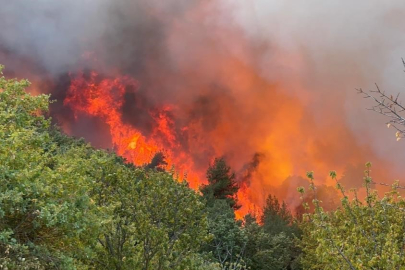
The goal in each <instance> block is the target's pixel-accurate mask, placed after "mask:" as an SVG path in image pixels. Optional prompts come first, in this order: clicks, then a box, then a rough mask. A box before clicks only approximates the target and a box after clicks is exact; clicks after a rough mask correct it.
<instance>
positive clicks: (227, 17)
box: [0, 0, 405, 205]
mask: <svg viewBox="0 0 405 270" xmlns="http://www.w3.org/2000/svg"><path fill="white" fill-rule="evenodd" d="M3 2H5V3H2V8H1V10H0V23H1V24H2V25H3V30H2V32H1V33H0V62H1V63H4V64H6V65H7V67H8V70H9V71H8V72H10V74H13V75H15V76H23V77H29V78H30V76H31V79H32V80H33V81H34V82H35V81H38V82H40V83H38V84H34V86H35V88H36V89H39V90H37V92H50V93H52V96H53V98H56V99H57V100H58V102H57V103H55V104H54V105H53V107H52V113H53V116H54V118H55V119H57V120H59V122H60V123H61V125H62V126H64V127H65V130H67V131H69V132H70V133H71V134H74V135H76V136H84V137H86V138H87V139H89V140H90V141H92V142H93V144H95V145H96V146H101V147H111V136H110V134H109V130H108V127H107V126H106V125H105V123H102V122H100V119H94V118H91V117H89V116H85V115H82V116H81V118H79V119H76V118H75V117H74V116H73V115H74V112H73V111H72V109H71V108H68V107H66V106H63V100H64V99H65V97H66V93H67V91H68V88H69V84H70V80H71V77H70V76H69V75H68V74H73V75H74V74H75V73H77V72H80V71H82V70H87V71H89V70H96V71H97V72H98V73H99V74H100V75H99V77H100V80H101V79H103V78H114V77H115V76H117V75H118V74H120V75H121V74H122V75H128V76H131V77H133V78H135V79H136V80H137V81H138V82H139V89H136V91H135V89H127V90H126V93H125V95H124V101H123V106H122V121H123V122H124V123H126V124H129V125H131V126H133V127H134V128H136V129H137V130H140V131H141V132H142V134H143V135H144V136H147V137H148V136H150V135H151V134H153V131H154V130H155V129H156V128H157V126H158V122H157V120H156V119H157V117H156V115H157V114H158V113H160V112H161V111H162V110H161V108H166V107H165V106H167V105H170V110H166V111H165V116H166V117H167V118H169V119H170V123H171V124H170V128H172V129H173V130H174V134H175V138H174V140H176V142H178V144H179V146H176V147H178V148H176V150H179V151H181V152H184V153H187V156H188V157H190V159H191V160H192V161H193V164H194V167H195V169H196V170H197V171H199V172H200V171H203V170H204V168H206V167H207V166H208V164H209V162H210V161H211V160H212V158H213V157H215V156H225V157H226V158H227V160H228V161H229V162H230V164H231V166H232V167H233V168H234V169H235V170H236V171H240V172H242V173H241V176H240V177H241V178H242V179H243V178H245V181H244V182H246V183H249V188H248V191H246V192H247V193H246V197H247V198H248V199H249V200H250V201H251V202H253V203H256V204H259V205H260V204H261V203H262V201H263V197H265V196H266V195H267V194H268V193H269V192H275V193H278V194H279V195H280V196H282V197H284V198H288V200H289V201H291V200H292V199H291V198H292V197H291V196H292V195H291V194H292V193H293V192H295V188H291V186H293V184H294V183H296V182H297V181H295V180H294V181H292V182H291V179H299V181H298V182H300V183H301V182H302V181H301V179H300V178H296V177H295V176H296V175H304V174H305V171H307V170H314V171H316V172H317V175H318V176H319V177H318V181H319V182H321V183H326V184H330V183H329V182H328V180H325V179H326V175H327V172H328V171H329V170H331V169H335V170H337V171H338V173H340V175H345V177H344V181H345V182H347V183H351V185H352V186H359V183H360V182H361V181H362V179H361V178H360V179H357V178H358V173H357V170H361V166H362V165H361V164H364V163H365V162H366V161H371V162H373V163H375V167H376V170H375V172H374V173H375V176H376V177H379V178H381V179H382V182H383V181H386V182H389V181H390V180H391V179H392V178H393V177H394V176H396V175H398V174H401V173H403V169H402V166H401V165H402V164H401V160H403V158H405V151H399V150H398V149H399V148H400V147H401V146H400V145H401V144H400V143H399V144H398V143H395V136H394V134H393V132H392V131H391V130H387V129H384V125H383V123H384V120H383V119H382V118H380V117H378V116H377V115H373V114H371V113H370V112H367V111H366V110H365V109H364V108H365V107H367V106H368V104H369V103H367V102H365V101H364V100H362V99H361V98H360V97H359V96H356V94H355V90H354V89H355V88H358V87H363V88H371V87H373V83H374V82H378V83H379V84H380V86H381V87H382V88H386V89H387V90H392V91H393V92H395V93H396V92H401V91H403V90H401V89H402V87H401V85H403V83H404V79H405V77H404V74H403V72H402V70H403V67H402V66H401V64H402V63H401V57H402V56H403V55H402V54H403V53H402V51H401V49H402V48H404V45H405V44H404V43H405V37H403V35H402V33H403V30H405V29H403V28H405V22H404V20H405V16H404V14H403V13H404V12H403V11H405V3H402V1H390V2H389V3H382V2H381V1H359V2H355V3H353V2H352V1H350V2H349V1H339V2H325V1H305V2H304V1H302V2H297V1H295V2H294V3H292V2H284V1H274V0H266V1H265V0H255V1H242V0H236V1H235V0H233V1H229V0H220V1H210V0H208V1H206V0H205V1H202V0H170V1H159V0H153V1H151V0H148V1H147V0H136V1H129V0H118V1H112V0H97V1H96V0H87V1H82V0H81V1H78V0H69V1H67V0H61V1H51V0H41V1H35V2H33V1H27V0H14V1H3ZM27 63H30V64H29V65H27ZM85 73H86V72H85ZM257 153H260V155H259V154H257ZM252 157H254V159H253V160H252ZM346 171H347V173H345V172H346ZM387 171H389V172H387ZM291 177H292V178H291ZM294 177H295V178H294ZM285 179H287V180H286V181H284V180H285ZM288 179H290V180H288ZM298 182H297V183H298ZM291 183H293V184H291ZM354 183H355V184H354ZM274 186H280V188H279V189H274ZM287 186H288V188H287Z"/></svg>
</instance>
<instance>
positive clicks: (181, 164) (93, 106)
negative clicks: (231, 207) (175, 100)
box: [64, 71, 200, 188]
mask: <svg viewBox="0 0 405 270" xmlns="http://www.w3.org/2000/svg"><path fill="white" fill-rule="evenodd" d="M70 76H71V84H70V87H69V89H68V93H67V96H66V98H65V100H64V105H65V106H69V107H70V108H72V109H73V111H74V114H75V118H78V117H80V114H87V115H90V116H93V117H97V118H100V119H102V120H103V121H104V122H105V123H106V124H107V125H108V127H109V132H110V135H111V138H112V144H113V146H114V149H115V151H116V152H117V154H118V155H120V156H123V157H125V158H126V159H127V160H128V161H130V162H132V163H134V164H135V165H139V166H141V165H145V164H148V163H149V162H150V161H151V159H152V158H153V156H154V155H155V154H156V153H158V152H161V151H164V153H165V158H166V162H167V165H166V169H168V170H169V169H171V168H173V167H175V169H176V171H177V172H178V173H179V178H180V179H183V178H184V177H185V176H186V175H187V180H188V181H189V183H190V185H191V186H192V187H194V188H196V187H198V184H199V183H200V180H199V177H197V174H196V173H195V171H194V169H193V167H194V164H193V162H192V160H191V159H190V158H189V157H188V156H187V154H186V153H184V152H180V151H178V152H176V155H174V151H175V150H179V148H180V144H179V142H178V140H177V137H176V134H175V133H174V131H173V130H172V127H173V121H172V120H171V119H170V117H169V114H170V112H171V111H172V110H173V107H171V106H164V107H163V108H160V109H159V110H158V111H154V112H150V114H151V116H152V117H153V119H154V123H155V126H154V129H153V131H152V133H151V134H150V136H148V138H146V137H145V136H144V135H143V134H142V132H141V131H139V130H137V129H136V128H134V127H133V126H132V125H130V124H126V123H124V122H123V120H122V106H123V101H124V95H125V94H126V93H128V92H131V93H134V94H136V93H137V91H138V87H139V84H138V82H137V81H136V80H135V79H133V78H130V77H129V76H118V77H116V78H102V77H101V76H100V75H99V74H98V73H97V72H94V71H92V72H90V73H89V74H84V73H83V72H80V73H78V74H75V75H72V74H71V75H70Z"/></svg>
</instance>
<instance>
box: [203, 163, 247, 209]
mask: <svg viewBox="0 0 405 270" xmlns="http://www.w3.org/2000/svg"><path fill="white" fill-rule="evenodd" d="M207 180H208V184H207V185H203V186H202V188H201V192H202V194H203V196H204V198H205V199H206V200H207V204H208V206H212V205H213V204H214V201H215V200H225V201H226V202H227V203H228V204H229V206H230V207H232V208H233V209H234V210H237V209H239V208H240V205H238V199H237V196H236V194H237V192H238V190H239V186H238V184H237V183H236V180H235V173H234V172H232V171H231V167H229V166H228V164H227V163H226V161H225V159H224V158H216V159H215V160H214V163H213V164H211V165H210V166H209V168H208V170H207Z"/></svg>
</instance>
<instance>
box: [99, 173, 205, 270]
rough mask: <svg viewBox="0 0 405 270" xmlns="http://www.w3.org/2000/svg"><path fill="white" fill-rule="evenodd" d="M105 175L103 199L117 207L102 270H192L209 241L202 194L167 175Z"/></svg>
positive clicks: (103, 242) (105, 237) (103, 238)
mask: <svg viewBox="0 0 405 270" xmlns="http://www.w3.org/2000/svg"><path fill="white" fill-rule="evenodd" d="M104 168H106V167H104ZM107 169H108V168H107ZM103 174H104V176H103V177H101V178H100V179H102V181H103V184H102V190H101V192H100V193H99V194H98V196H100V199H99V200H98V201H100V202H101V203H102V204H104V205H105V206H113V218H112V219H111V220H109V221H108V222H106V223H105V230H104V233H103V234H102V235H100V237H99V243H100V248H99V256H98V260H97V269H145V270H149V269H192V268H190V267H192V265H195V258H196V257H198V256H197V255H198V254H197V253H198V251H199V249H200V245H201V244H203V243H204V242H206V241H207V240H208V234H207V220H206V217H205V210H204V205H203V204H202V203H201V202H200V199H199V197H198V195H197V194H196V193H195V192H194V191H193V190H191V189H190V188H188V186H187V184H186V183H185V182H183V183H178V182H176V181H175V180H174V179H173V177H172V176H171V175H170V174H168V173H165V172H148V173H146V172H145V171H144V170H143V169H135V170H132V169H126V168H122V169H120V174H119V175H114V174H111V173H110V172H108V171H105V172H104V173H103ZM105 198H107V199H105ZM195 267H197V266H195ZM194 269H197V268H194Z"/></svg>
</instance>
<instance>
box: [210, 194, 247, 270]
mask: <svg viewBox="0 0 405 270" xmlns="http://www.w3.org/2000/svg"><path fill="white" fill-rule="evenodd" d="M208 222H209V232H210V233H211V234H212V237H213V239H212V241H211V242H210V243H209V244H208V245H207V247H206V251H208V252H210V253H211V255H212V257H213V259H214V260H215V261H216V262H218V263H219V265H220V269H223V270H231V269H232V270H240V269H246V263H245V261H244V260H245V250H246V244H247V242H248V239H247V235H246V233H245V229H244V228H243V227H242V222H241V221H237V220H235V214H234V212H233V209H232V208H231V207H230V206H229V205H228V203H227V202H226V201H225V200H216V201H214V205H213V206H212V207H209V208H208Z"/></svg>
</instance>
